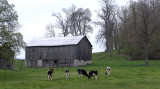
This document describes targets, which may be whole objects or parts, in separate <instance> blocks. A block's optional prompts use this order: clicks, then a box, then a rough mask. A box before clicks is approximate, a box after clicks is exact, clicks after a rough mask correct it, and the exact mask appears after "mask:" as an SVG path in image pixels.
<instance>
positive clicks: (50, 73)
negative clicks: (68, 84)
mask: <svg viewBox="0 0 160 89" xmlns="http://www.w3.org/2000/svg"><path fill="white" fill-rule="evenodd" d="M52 73H53V69H50V70H48V71H47V75H48V81H49V80H52Z"/></svg>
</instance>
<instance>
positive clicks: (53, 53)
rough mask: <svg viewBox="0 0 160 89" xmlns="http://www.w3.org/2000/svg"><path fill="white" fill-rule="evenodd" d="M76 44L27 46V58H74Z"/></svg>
mask: <svg viewBox="0 0 160 89" xmlns="http://www.w3.org/2000/svg"><path fill="white" fill-rule="evenodd" d="M75 51H76V46H57V47H27V48H26V59H27V60H50V59H75V58H76V56H75V54H76V52H75Z"/></svg>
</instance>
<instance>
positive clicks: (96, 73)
mask: <svg viewBox="0 0 160 89" xmlns="http://www.w3.org/2000/svg"><path fill="white" fill-rule="evenodd" d="M94 76H95V80H97V77H98V71H96V70H92V71H90V72H89V76H88V79H89V80H90V78H91V77H92V80H93V77H94Z"/></svg>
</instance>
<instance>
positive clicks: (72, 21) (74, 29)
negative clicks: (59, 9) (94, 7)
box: [47, 5, 92, 37]
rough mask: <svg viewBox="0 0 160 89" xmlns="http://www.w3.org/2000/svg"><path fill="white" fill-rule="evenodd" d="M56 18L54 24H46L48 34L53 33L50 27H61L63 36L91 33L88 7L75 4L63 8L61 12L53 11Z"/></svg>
mask: <svg viewBox="0 0 160 89" xmlns="http://www.w3.org/2000/svg"><path fill="white" fill-rule="evenodd" d="M52 16H54V17H55V18H56V19H57V20H56V24H55V25H54V26H53V25H51V24H50V26H47V29H48V33H47V35H48V34H53V33H52V32H53V30H51V29H53V28H54V29H55V28H58V29H61V30H62V34H63V36H64V37H65V36H68V35H69V34H71V35H72V36H78V35H86V34H87V33H92V27H91V11H90V10H89V9H83V8H78V9H77V8H76V6H75V5H72V7H70V8H68V9H66V8H63V13H53V14H52Z"/></svg>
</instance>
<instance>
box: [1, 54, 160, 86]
mask: <svg viewBox="0 0 160 89" xmlns="http://www.w3.org/2000/svg"><path fill="white" fill-rule="evenodd" d="M92 58H93V62H92V64H90V65H87V66H81V67H74V68H72V67H70V68H68V69H69V70H70V78H69V79H68V80H66V79H65V76H64V75H65V73H64V71H65V69H66V68H54V72H55V73H54V79H53V80H52V81H47V70H48V68H27V72H26V71H25V70H24V69H23V70H22V71H21V72H19V67H20V64H21V63H20V61H16V63H15V65H16V67H15V68H16V69H15V71H14V72H12V71H11V70H7V71H6V74H5V75H4V73H5V72H4V70H0V89H160V69H159V68H160V60H150V61H149V66H148V67H146V66H145V61H144V60H137V61H130V60H126V58H127V56H123V55H117V54H116V52H114V53H113V56H112V57H109V56H108V54H106V53H97V54H93V57H92ZM107 66H110V67H111V75H110V76H105V69H106V67H107ZM78 68H84V69H86V70H87V72H89V71H90V70H98V80H97V81H96V80H88V78H87V77H83V76H82V77H78V75H77V71H76V70H77V69H78Z"/></svg>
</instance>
